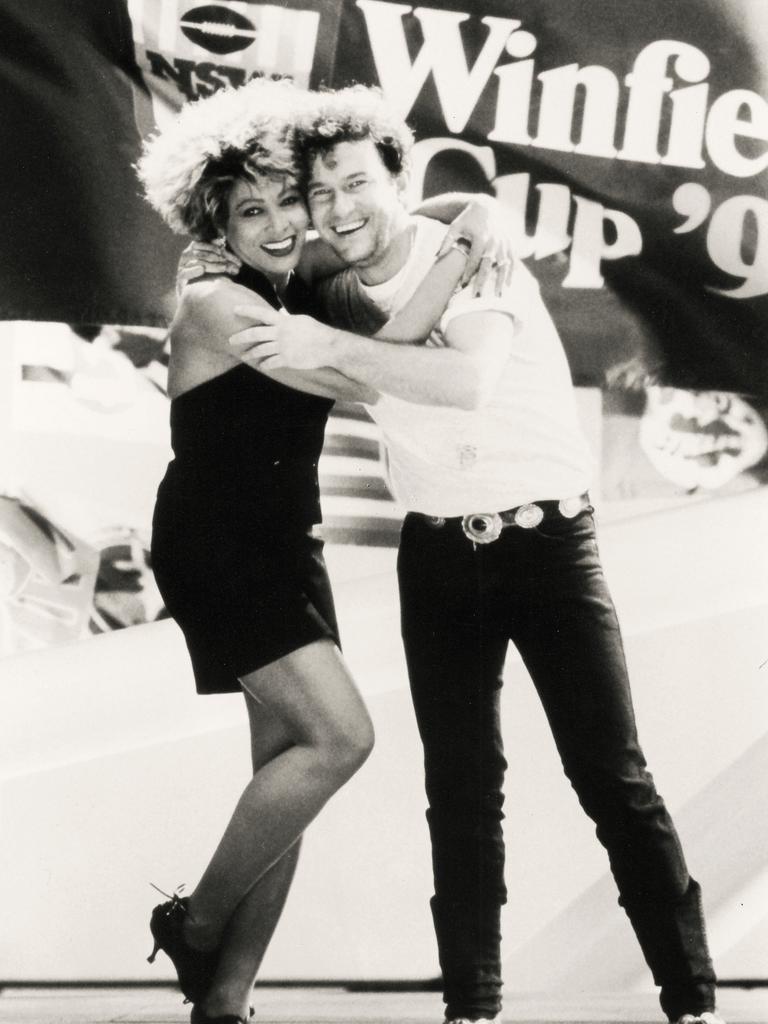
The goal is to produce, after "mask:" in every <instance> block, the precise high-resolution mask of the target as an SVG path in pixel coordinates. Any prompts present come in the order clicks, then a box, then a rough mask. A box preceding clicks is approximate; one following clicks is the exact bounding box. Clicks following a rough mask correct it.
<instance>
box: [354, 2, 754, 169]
mask: <svg viewBox="0 0 768 1024" xmlns="http://www.w3.org/2000/svg"><path fill="white" fill-rule="evenodd" d="M356 3H357V6H358V7H359V8H360V10H361V12H362V14H363V17H364V19H365V23H366V27H367V30H368V36H369V39H370V43H371V49H372V52H373V58H374V62H375V65H376V73H377V75H378V78H379V82H380V84H381V87H382V89H383V91H384V93H385V95H386V96H387V99H388V100H390V101H391V102H392V103H393V104H394V106H395V108H396V109H397V111H398V112H399V113H400V115H401V116H403V117H406V116H407V115H408V114H409V113H410V112H411V110H412V108H413V106H414V104H415V103H416V101H417V99H418V97H419V95H420V93H421V90H422V88H423V87H424V85H425V83H426V81H427V79H428V78H429V76H430V74H432V76H433V78H434V83H435V89H436V92H437V96H438V99H439V101H440V109H441V112H442V115H443V118H444V120H445V124H446V127H447V128H448V130H449V131H451V132H461V131H464V129H465V128H466V126H467V123H468V121H469V118H470V117H471V114H472V112H473V111H474V109H475V107H476V106H477V104H478V102H479V100H480V99H481V97H482V95H483V93H484V91H485V89H486V87H487V86H488V84H489V82H490V80H491V77H492V76H493V77H495V78H496V79H498V93H497V98H496V118H495V124H494V128H493V130H492V131H491V132H490V133H489V138H490V139H492V140H493V141H498V142H508V143H514V144H518V145H530V146H535V147H538V148H541V149H552V150H556V151H558V152H566V153H579V154H583V155H587V156H604V157H616V158H618V159H620V160H631V161H637V162H639V163H650V164H656V163H661V164H666V165H669V166H673V167H692V168H702V167H704V166H705V163H704V159H703V157H702V147H703V143H704V139H705V138H706V142H707V150H708V154H709V157H710V159H711V160H712V162H713V163H714V164H715V166H717V167H718V168H719V169H720V170H722V171H724V172H725V173H726V174H731V175H733V176H734V177H750V176H752V175H755V174H758V173H759V172H760V171H762V170H764V169H765V168H766V167H768V151H766V152H764V153H761V154H760V155H759V156H756V157H746V156H744V155H743V154H742V153H740V152H739V150H737V149H736V146H735V144H734V137H737V136H741V137H744V138H751V139H758V140H760V141H765V142H768V102H766V100H764V99H763V98H762V97H761V96H759V95H758V94H757V93H755V92H751V91H750V90H747V89H734V90H732V91H731V92H726V93H724V94H723V95H722V96H720V97H718V98H717V99H716V100H715V101H714V103H713V104H712V107H711V108H710V110H709V112H708V111H707V103H708V99H709V86H708V85H707V84H706V83H705V79H706V78H707V76H708V75H709V72H710V70H711V63H710V60H709V58H708V57H707V56H706V54H705V53H703V52H702V51H701V50H700V49H699V48H698V47H696V46H694V45H692V44H691V43H685V42H682V41H681V40H676V39H659V40H655V41H654V42H652V43H649V44H648V45H647V46H645V47H644V48H643V49H642V50H641V51H640V53H639V54H638V55H637V57H636V58H635V61H634V64H633V67H632V71H631V72H630V73H629V74H628V75H627V76H626V78H625V79H624V85H625V86H626V87H627V90H628V99H627V113H626V121H625V125H624V130H623V139H622V142H621V147H620V148H619V150H618V151H616V150H615V149H614V146H613V139H614V135H615V133H616V128H617V112H618V109H619V105H620V84H619V80H618V78H617V76H616V75H615V74H614V73H613V72H612V71H611V70H610V69H608V68H606V67H603V66H601V65H590V66H588V67H584V68H580V67H579V66H578V65H577V64H568V65H565V66H563V67H560V68H550V69H547V70H544V71H541V72H540V73H539V74H538V75H537V76H536V78H537V80H538V82H539V83H540V89H539V91H538V93H537V96H536V98H537V99H538V100H539V113H538V125H537V132H536V134H535V135H534V137H533V138H531V137H530V136H529V134H528V130H527V126H528V121H529V118H530V116H531V109H532V104H533V100H534V86H533V78H534V70H535V61H534V60H531V59H524V60H521V61H518V62H517V63H506V64H501V65H499V66H495V65H496V64H497V62H498V61H499V58H501V56H502V53H503V52H506V53H507V54H508V55H509V56H513V57H520V56H525V57H526V58H529V57H530V53H532V52H533V51H534V50H535V48H536V45H537V43H536V39H535V37H534V36H533V35H532V34H531V33H530V32H520V31H518V30H519V29H520V27H521V25H522V22H521V21H519V20H516V19H511V18H491V17H485V18H483V19H482V23H483V24H484V25H486V26H487V28H488V35H487V37H486V39H485V42H484V44H483V48H482V50H481V52H480V55H479V56H478V58H477V60H476V61H475V63H474V65H473V66H472V68H471V69H469V68H468V67H467V60H466V55H465V50H464V44H463V42H462V35H461V25H462V24H464V23H465V22H467V21H469V20H470V15H469V14H465V13H463V12H461V11H447V10H442V9H440V8H423V7H413V6H411V5H410V4H401V3H390V2H389V0H356ZM410 14H412V15H413V17H414V18H416V19H417V20H418V22H419V23H420V25H421V29H422V34H423V37H424V38H423V42H422V43H421V46H420V48H419V51H418V53H417V54H416V56H415V57H414V58H411V56H410V52H409V48H408V41H407V38H406V30H405V25H404V22H403V19H404V18H405V17H406V16H407V15H410ZM518 40H519V41H518ZM672 75H675V76H676V77H677V79H679V80H680V81H681V82H683V83H685V84H684V85H683V87H682V88H678V89H675V88H674V85H675V79H674V78H673V77H672ZM579 88H582V89H584V91H585V94H586V99H585V104H584V113H583V117H582V123H581V128H580V138H579V140H578V141H577V142H574V141H573V139H572V135H573V131H574V120H575V112H576V107H577V104H576V97H577V89H579ZM745 108H746V110H747V112H748V114H749V117H748V118H745V117H742V116H741V115H742V112H743V111H744V110H745ZM665 125H666V126H667V128H668V132H667V135H668V142H667V145H666V152H664V153H661V152H660V151H659V143H660V139H661V137H662V135H663V133H662V127H664V126H665Z"/></svg>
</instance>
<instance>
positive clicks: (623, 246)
mask: <svg viewBox="0 0 768 1024" xmlns="http://www.w3.org/2000/svg"><path fill="white" fill-rule="evenodd" d="M573 201H574V202H575V203H576V217H575V220H574V224H573V242H572V244H571V263H570V269H569V271H568V274H567V276H566V277H565V280H564V281H563V287H564V288H600V287H601V286H602V284H603V282H604V278H603V275H602V274H601V273H600V264H601V263H602V262H603V260H618V259H621V258H622V256H638V255H639V254H640V253H641V252H642V249H643V238H642V235H641V234H640V228H639V227H638V226H637V223H636V222H635V221H634V220H633V219H632V218H631V217H630V216H629V214H627V213H622V212H621V211H620V210H607V209H606V208H605V207H604V206H602V205H601V204H600V203H595V202H593V201H592V200H591V199H585V198H584V197H583V196H574V197H573ZM606 223H608V224H612V225H613V228H614V231H615V236H616V237H615V240H614V241H613V242H606V240H605V225H606Z"/></svg>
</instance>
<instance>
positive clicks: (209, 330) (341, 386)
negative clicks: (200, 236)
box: [171, 278, 378, 404]
mask: <svg viewBox="0 0 768 1024" xmlns="http://www.w3.org/2000/svg"><path fill="white" fill-rule="evenodd" d="M243 302H248V303H249V308H250V309H251V312H252V313H253V312H254V311H255V310H256V309H258V315H259V316H262V317H265V316H269V315H270V314H274V315H275V316H276V317H279V318H280V319H285V320H288V319H291V318H290V317H289V316H287V315H286V314H284V313H280V312H279V311H278V310H275V309H273V308H272V307H271V306H269V305H267V304H266V303H262V302H261V300H260V299H259V298H258V297H257V296H254V294H253V292H252V291H251V290H250V289H248V288H244V287H243V286H242V285H238V284H235V283H234V282H233V281H231V280H229V279H228V278H227V279H224V278H222V279H218V280H212V279H206V280H204V281H202V282H200V283H199V284H195V285H193V286H191V287H189V288H186V289H185V290H184V294H183V297H182V301H181V304H180V306H179V310H178V312H177V314H176V317H175V318H174V322H173V324H172V325H171V338H172V345H174V346H178V347H184V346H187V345H192V346H195V347H198V348H202V349H204V350H207V351H209V352H210V353H212V354H218V357H219V358H221V359H225V360H227V361H228V363H229V364H230V365H233V366H234V365H236V364H237V363H238V362H239V360H238V358H237V356H236V354H235V353H234V352H233V350H232V348H231V346H230V344H229V336H230V335H231V334H233V333H235V332H236V331H238V330H239V329H241V328H242V326H243V320H242V318H241V317H239V316H238V314H237V313H236V312H235V307H236V306H237V305H238V303H240V304H242V303H243ZM257 369H259V370H260V372H262V373H264V374H265V375H266V376H268V377H271V378H272V379H273V380H276V381H278V382H279V383H281V384H285V385H286V386H288V387H291V388H295V389H296V390H298V391H304V392H307V393H308V394H311V395H319V396H320V397H322V398H334V399H342V400H344V401H349V402H366V403H368V404H373V403H374V402H375V401H376V400H377V398H378V395H377V394H376V393H375V392H373V391H372V390H371V389H370V388H369V387H368V386H367V385H365V383H363V382H360V381H356V380H350V379H349V378H348V377H345V376H344V375H343V374H342V373H340V372H339V371H338V370H335V369H333V368H330V367H314V368H310V369H307V370H304V369H299V370H297V369H293V368H289V367H285V366H283V367H257Z"/></svg>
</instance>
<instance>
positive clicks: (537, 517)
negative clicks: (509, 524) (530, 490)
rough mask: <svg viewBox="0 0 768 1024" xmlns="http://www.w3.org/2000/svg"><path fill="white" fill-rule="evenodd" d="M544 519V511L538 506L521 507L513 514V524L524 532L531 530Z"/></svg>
mask: <svg viewBox="0 0 768 1024" xmlns="http://www.w3.org/2000/svg"><path fill="white" fill-rule="evenodd" d="M543 518H544V509H542V508H539V506H538V505H534V504H529V505H521V506H520V508H519V509H517V511H516V512H515V523H516V524H517V525H518V526H522V528H523V529H524V530H532V529H533V528H534V526H538V525H539V523H540V522H541V520H542V519H543Z"/></svg>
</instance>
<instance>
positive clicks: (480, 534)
mask: <svg viewBox="0 0 768 1024" xmlns="http://www.w3.org/2000/svg"><path fill="white" fill-rule="evenodd" d="M503 525H504V524H503V523H502V520H501V516H500V515H499V514H498V512H473V513H472V514H471V515H468V516H464V518H463V519H462V521H461V528H462V530H463V531H464V533H465V534H466V536H467V537H469V539H470V540H471V541H472V543H473V544H490V543H491V542H492V541H494V540H497V539H498V537H499V536H500V534H501V528H502V526H503Z"/></svg>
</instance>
